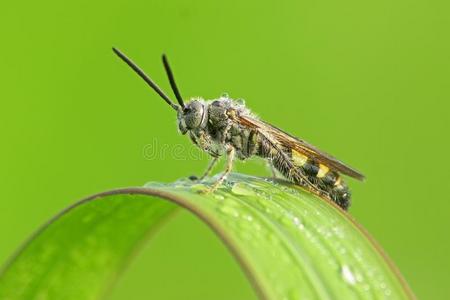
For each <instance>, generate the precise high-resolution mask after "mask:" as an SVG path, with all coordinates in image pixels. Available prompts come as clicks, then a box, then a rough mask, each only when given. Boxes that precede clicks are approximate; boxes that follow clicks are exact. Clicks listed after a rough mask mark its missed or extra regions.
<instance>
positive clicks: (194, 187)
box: [191, 183, 208, 193]
mask: <svg viewBox="0 0 450 300" xmlns="http://www.w3.org/2000/svg"><path fill="white" fill-rule="evenodd" d="M191 191H193V192H197V193H204V192H206V191H208V187H207V186H206V185H204V184H201V183H196V184H193V185H191Z"/></svg>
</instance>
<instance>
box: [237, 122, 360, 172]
mask: <svg viewBox="0 0 450 300" xmlns="http://www.w3.org/2000/svg"><path fill="white" fill-rule="evenodd" d="M238 121H239V123H241V124H242V125H245V126H249V127H252V128H257V129H259V130H261V131H263V132H266V133H268V134H270V136H272V137H273V138H274V139H276V140H277V141H278V142H279V143H280V144H282V145H283V146H284V147H286V148H290V149H294V150H295V151H298V152H300V153H302V154H304V155H306V156H308V157H311V158H314V159H315V160H317V161H318V162H320V163H323V164H324V165H326V166H327V167H329V168H331V169H334V170H335V171H338V172H340V173H342V174H345V175H348V176H350V177H353V178H356V179H358V180H364V175H363V174H361V173H360V172H359V171H356V170H355V169H353V168H351V167H349V166H347V165H345V164H344V163H343V162H341V161H339V160H337V159H336V158H334V157H333V156H331V155H329V154H327V153H325V152H322V151H320V150H319V149H317V148H316V147H314V146H313V145H311V144H309V143H307V142H305V141H303V140H301V139H299V138H297V137H295V136H293V135H290V134H289V133H287V132H285V131H283V130H281V129H279V128H277V127H275V126H273V125H271V124H269V123H266V122H264V121H261V120H258V119H256V118H254V117H251V116H247V115H239V116H238Z"/></svg>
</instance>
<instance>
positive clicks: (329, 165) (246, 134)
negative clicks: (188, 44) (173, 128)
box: [113, 48, 364, 209]
mask: <svg viewBox="0 0 450 300" xmlns="http://www.w3.org/2000/svg"><path fill="white" fill-rule="evenodd" d="M113 51H114V53H116V54H117V55H118V56H119V57H120V58H121V59H122V60H123V61H124V62H125V63H126V64H128V66H130V67H131V68H132V69H133V70H134V71H135V72H136V73H137V74H138V75H139V76H140V77H141V78H142V79H143V80H144V81H145V82H146V83H147V84H148V85H149V86H150V87H151V88H152V89H153V90H154V91H155V92H156V93H157V94H158V95H159V96H160V97H161V98H162V99H163V100H164V101H166V103H167V104H169V106H170V107H172V108H173V109H174V110H175V111H176V113H177V124H178V129H179V131H180V132H181V134H183V135H187V136H188V137H189V138H190V140H191V141H192V142H193V143H194V144H195V145H197V146H198V147H199V148H200V149H202V150H203V151H206V152H207V153H208V154H209V155H210V156H211V162H210V164H209V166H208V168H207V169H206V171H205V173H204V174H203V175H202V176H201V177H200V178H198V180H202V179H204V178H205V177H206V176H208V175H209V174H210V172H211V170H212V168H213V167H214V165H215V164H216V163H217V161H218V159H219V158H220V157H221V156H226V157H227V163H226V166H225V170H224V171H223V173H222V174H221V175H220V176H219V177H218V178H217V180H216V181H215V182H214V183H213V184H212V185H211V186H210V187H209V189H208V191H209V192H214V191H215V190H216V189H217V188H218V187H219V186H220V185H221V184H222V183H223V182H224V180H225V179H226V177H227V175H228V174H229V173H230V172H231V169H232V166H233V161H234V159H236V158H237V159H240V160H245V159H247V158H249V157H252V156H259V157H261V158H264V159H266V160H267V161H268V162H269V163H270V164H271V166H272V167H273V169H275V170H277V171H278V172H279V173H281V174H282V175H283V176H284V177H285V178H286V179H287V180H289V181H291V182H293V183H295V184H297V185H300V186H302V187H304V188H306V189H307V190H309V191H311V192H313V193H315V194H317V195H319V196H321V197H323V198H325V199H328V200H331V201H334V202H335V203H337V204H338V205H339V206H340V207H342V208H343V209H348V207H349V206H350V198H351V196H350V191H349V188H348V186H347V185H346V183H345V182H344V180H343V179H342V176H341V174H344V175H347V176H350V177H353V178H356V179H358V180H363V179H364V175H362V174H361V173H360V172H358V171H356V170H355V169H353V168H351V167H349V166H347V165H345V164H344V163H342V162H340V161H339V160H337V159H335V158H334V157H332V156H331V155H329V154H326V153H324V152H322V151H320V150H318V149H317V148H316V147H314V146H312V145H311V144H309V143H307V142H305V141H303V140H301V139H299V138H297V137H294V136H293V135H291V134H289V133H287V132H285V131H283V130H281V129H279V128H277V127H275V126H273V125H271V124H269V123H267V122H265V121H263V120H261V119H259V118H257V117H256V116H255V115H253V114H252V112H251V111H250V110H249V109H248V108H246V107H245V105H244V103H243V102H242V101H236V100H233V99H231V98H229V97H228V96H222V97H220V98H218V99H214V100H209V101H205V100H203V99H201V98H193V99H191V100H190V101H189V102H186V103H185V102H184V100H183V97H182V96H181V94H180V91H179V89H178V87H177V85H176V83H175V78H174V76H173V72H172V69H171V68H170V66H169V62H168V60H167V57H166V56H165V55H163V56H162V61H163V65H164V68H165V71H166V73H167V76H168V79H169V83H170V86H171V88H172V91H173V93H174V95H175V98H176V100H177V102H178V104H176V103H174V102H173V101H172V100H171V99H170V98H169V96H167V94H166V93H164V92H163V91H162V89H161V88H160V87H159V86H158V85H157V84H156V83H155V82H154V81H153V80H152V79H151V78H150V77H149V76H148V75H146V74H145V73H144V72H143V71H142V70H141V69H140V68H139V67H138V66H137V65H136V64H135V63H134V62H133V61H131V60H130V59H129V58H128V57H127V56H126V55H125V54H123V53H122V52H121V51H119V50H118V49H116V48H113Z"/></svg>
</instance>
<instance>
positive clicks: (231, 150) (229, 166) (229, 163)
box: [208, 145, 236, 193]
mask: <svg viewBox="0 0 450 300" xmlns="http://www.w3.org/2000/svg"><path fill="white" fill-rule="evenodd" d="M235 154H236V150H235V149H234V147H233V146H231V145H228V146H227V165H226V167H225V171H224V172H223V173H222V175H220V177H219V179H217V181H216V182H214V184H213V185H212V186H211V188H210V189H209V190H208V192H210V193H211V192H214V191H215V190H217V188H218V187H219V186H220V185H221V184H222V183H223V182H224V180H225V179H226V178H227V176H228V174H230V172H231V169H232V168H233V161H234V156H235Z"/></svg>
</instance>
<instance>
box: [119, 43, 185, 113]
mask: <svg viewBox="0 0 450 300" xmlns="http://www.w3.org/2000/svg"><path fill="white" fill-rule="evenodd" d="M112 49H113V51H114V53H116V54H117V56H119V57H120V58H121V59H122V60H123V61H124V62H125V63H126V64H127V65H129V66H130V67H131V68H132V69H133V70H134V71H135V72H136V73H137V74H138V75H139V76H140V77H141V78H142V79H144V81H145V82H147V84H148V85H149V86H150V87H151V88H152V89H153V90H154V91H155V92H157V93H158V95H160V96H161V98H163V99H164V100H165V101H166V102H167V104H169V105H170V106H172V108H173V109H175V110H178V106H177V105H176V104H175V103H173V102H172V100H170V98H169V97H168V96H167V95H166V94H165V93H164V92H163V91H162V90H161V88H160V87H159V86H158V85H157V84H156V83H154V82H153V80H151V79H150V77H148V76H147V74H145V73H144V71H142V70H141V69H140V68H139V67H138V66H137V65H136V64H135V63H134V62H133V61H132V60H131V59H129V58H128V57H127V56H126V55H125V54H123V53H122V52H120V50H119V49H117V48H114V47H113V48H112ZM182 107H184V105H182Z"/></svg>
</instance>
